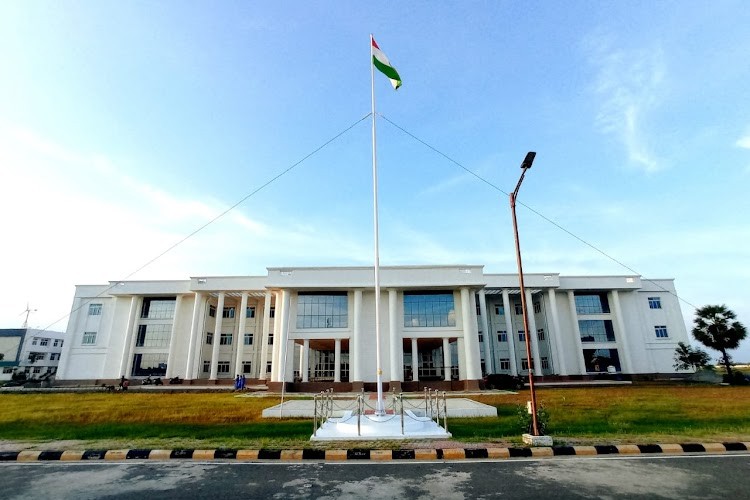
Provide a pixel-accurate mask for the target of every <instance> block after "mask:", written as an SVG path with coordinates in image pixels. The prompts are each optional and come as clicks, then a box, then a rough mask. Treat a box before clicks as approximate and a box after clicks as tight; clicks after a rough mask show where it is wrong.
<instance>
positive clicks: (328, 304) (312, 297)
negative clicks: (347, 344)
mask: <svg viewBox="0 0 750 500" xmlns="http://www.w3.org/2000/svg"><path fill="white" fill-rule="evenodd" d="M348 307H349V303H348V300H347V295H346V292H325V293H318V292H300V293H299V294H298V295H297V328H346V327H347V325H348Z"/></svg>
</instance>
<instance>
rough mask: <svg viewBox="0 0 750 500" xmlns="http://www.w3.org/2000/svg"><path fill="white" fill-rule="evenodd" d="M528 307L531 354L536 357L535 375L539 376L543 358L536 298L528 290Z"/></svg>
mask: <svg viewBox="0 0 750 500" xmlns="http://www.w3.org/2000/svg"><path fill="white" fill-rule="evenodd" d="M526 307H528V311H527V313H528V315H529V330H531V331H530V332H529V341H530V342H531V356H532V357H533V358H534V375H535V376H537V377H541V376H542V360H541V358H540V357H539V337H538V334H537V332H536V330H537V328H536V318H535V317H534V316H535V314H534V298H533V297H532V296H531V291H530V290H528V289H527V290H526Z"/></svg>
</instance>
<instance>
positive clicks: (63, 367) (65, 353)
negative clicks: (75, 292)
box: [57, 297, 119, 380]
mask: <svg viewBox="0 0 750 500" xmlns="http://www.w3.org/2000/svg"><path fill="white" fill-rule="evenodd" d="M117 300H118V298H117V297H114V298H113V299H112V307H117ZM81 302H83V301H82V300H81V298H80V297H76V299H75V300H73V307H72V308H71V309H70V318H69V319H68V328H67V329H66V330H65V337H64V340H63V348H62V355H61V357H60V363H59V364H58V365H57V378H59V379H61V380H62V379H67V378H70V377H69V376H68V362H69V360H70V352H71V351H72V350H73V338H74V337H75V334H76V332H77V331H78V323H79V320H80V317H81V315H82V314H83V313H82V312H81V311H82V309H83V308H82V307H81ZM118 376H119V375H118Z"/></svg>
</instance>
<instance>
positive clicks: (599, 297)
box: [575, 292, 609, 314]
mask: <svg viewBox="0 0 750 500" xmlns="http://www.w3.org/2000/svg"><path fill="white" fill-rule="evenodd" d="M575 300H576V313H578V314H609V301H608V300H607V294H606V293H605V292H602V293H582V294H580V295H579V294H576V295H575Z"/></svg>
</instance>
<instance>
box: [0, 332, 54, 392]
mask: <svg viewBox="0 0 750 500" xmlns="http://www.w3.org/2000/svg"><path fill="white" fill-rule="evenodd" d="M64 337H65V333H64V332H53V331H50V330H37V329H34V328H8V329H0V354H2V359H0V383H1V382H4V381H8V380H11V379H12V378H13V375H14V374H17V373H25V374H26V379H36V380H40V379H48V378H50V377H52V376H54V375H55V374H56V373H57V366H58V364H59V362H60V355H61V353H62V348H63V343H64Z"/></svg>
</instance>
